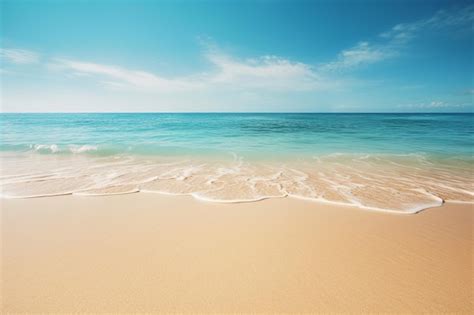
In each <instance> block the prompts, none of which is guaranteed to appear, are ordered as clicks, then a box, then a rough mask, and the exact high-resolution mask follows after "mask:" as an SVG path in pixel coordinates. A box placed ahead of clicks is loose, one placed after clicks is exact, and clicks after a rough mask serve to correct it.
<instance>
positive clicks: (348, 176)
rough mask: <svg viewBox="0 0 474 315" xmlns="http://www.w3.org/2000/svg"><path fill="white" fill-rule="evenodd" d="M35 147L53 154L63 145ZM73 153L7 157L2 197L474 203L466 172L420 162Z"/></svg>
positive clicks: (402, 208) (403, 208) (407, 207)
mask: <svg viewBox="0 0 474 315" xmlns="http://www.w3.org/2000/svg"><path fill="white" fill-rule="evenodd" d="M36 149H38V150H50V151H51V152H52V151H54V150H58V147H55V146H42V147H40V146H38V147H36ZM59 149H60V148H59ZM67 149H68V150H70V149H71V148H69V147H68V148H67ZM72 149H74V150H75V151H74V152H75V154H72V155H57V156H56V155H41V154H40V155H35V156H32V155H30V154H17V155H15V156H14V157H11V156H8V155H2V172H1V175H0V189H1V196H2V197H3V198H33V197H45V196H57V195H71V194H72V195H81V196H104V195H116V194H129V193H137V192H142V193H159V194H171V195H190V196H192V197H194V198H196V199H198V200H201V201H206V202H219V203H242V202H257V201H261V200H264V199H270V198H299V199H305V200H309V201H314V202H319V203H331V204H338V205H344V206H351V207H357V208H362V209H368V210H374V211H383V212H391V213H405V214H412V213H417V212H419V211H421V210H423V209H426V208H431V207H436V206H440V205H442V204H443V202H444V200H448V201H458V202H473V201H474V192H473V191H472V190H471V189H470V188H472V176H471V171H470V170H469V169H456V168H451V167H449V166H447V165H443V164H433V163H430V164H427V163H426V161H425V159H424V158H421V159H420V157H419V156H405V157H396V156H395V157H393V156H383V155H376V156H371V155H360V156H358V157H354V156H347V155H331V156H329V155H328V156H321V157H319V158H318V159H308V160H300V161H297V162H284V163H283V162H272V163H270V162H255V161H245V160H244V159H243V158H242V157H240V156H238V155H236V154H234V155H233V158H232V160H227V161H210V160H205V159H181V160H180V159H177V158H169V159H165V158H143V157H141V158H138V157H132V156H113V157H98V156H87V155H82V154H79V153H84V152H89V151H90V150H92V151H93V150H95V148H93V147H87V146H77V147H74V148H72ZM56 152H58V151H56ZM70 152H71V153H72V152H73V151H70ZM53 157H54V158H53ZM407 159H408V160H407Z"/></svg>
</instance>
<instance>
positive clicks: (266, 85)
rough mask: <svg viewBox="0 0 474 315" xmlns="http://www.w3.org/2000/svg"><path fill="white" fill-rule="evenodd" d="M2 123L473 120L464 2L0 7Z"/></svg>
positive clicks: (470, 8) (473, 17)
mask: <svg viewBox="0 0 474 315" xmlns="http://www.w3.org/2000/svg"><path fill="white" fill-rule="evenodd" d="M1 14H2V16H1V29H0V39H1V50H0V62H1V63H0V71H1V72H0V74H1V78H2V82H1V88H2V97H1V109H2V111H4V112H96V111H97V112H123V111H125V112H134V111H140V112H147V111H152V112H160V111H168V112H169V111H172V112H176V111H178V112H180V111H193V112H196V111H226V112H227V111H252V112H255V111H257V112H272V111H273V112H286V111H297V112H466V111H473V109H474V104H473V95H474V94H473V93H474V83H473V77H472V74H473V73H474V72H473V70H474V69H473V60H472V58H473V57H472V56H473V34H474V28H473V23H474V5H472V4H469V2H468V1H355V0H354V1H291V2H290V1H213V2H212V1H211V2H206V1H140V0H138V1H105V0H104V1H41V0H37V1H19V0H17V1H1Z"/></svg>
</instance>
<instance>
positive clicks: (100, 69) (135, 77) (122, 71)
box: [53, 59, 199, 92]
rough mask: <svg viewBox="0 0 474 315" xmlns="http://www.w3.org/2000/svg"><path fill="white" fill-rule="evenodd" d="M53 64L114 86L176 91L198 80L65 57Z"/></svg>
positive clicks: (75, 73)
mask: <svg viewBox="0 0 474 315" xmlns="http://www.w3.org/2000/svg"><path fill="white" fill-rule="evenodd" d="M53 65H54V67H55V68H56V69H60V70H64V71H69V72H70V74H71V75H74V76H84V75H87V76H92V75H95V76H96V78H97V80H98V81H99V82H102V83H103V84H104V85H106V86H109V87H115V88H132V89H140V90H153V91H167V92H176V91H183V90H192V89H195V88H197V87H199V82H197V81H194V80H190V79H185V78H182V79H167V78H163V77H160V76H158V75H155V74H153V73H150V72H145V71H137V70H129V69H126V68H123V67H119V66H112V65H103V64H98V63H92V62H84V61H77V60H67V59H55V60H54V63H53Z"/></svg>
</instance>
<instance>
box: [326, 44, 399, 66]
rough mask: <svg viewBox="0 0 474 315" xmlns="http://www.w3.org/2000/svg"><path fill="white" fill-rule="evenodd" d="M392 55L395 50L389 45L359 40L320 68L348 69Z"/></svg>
mask: <svg viewBox="0 0 474 315" xmlns="http://www.w3.org/2000/svg"><path fill="white" fill-rule="evenodd" d="M394 55H395V52H394V51H393V50H392V49H391V48H390V47H386V46H382V45H374V44H371V43H369V42H359V43H358V44H357V45H355V46H354V47H352V48H350V49H346V50H343V51H342V52H341V53H340V54H339V55H338V58H337V59H336V60H335V61H332V62H329V63H327V64H323V65H322V66H321V67H320V70H322V71H342V70H348V69H352V68H355V67H357V66H361V65H364V64H371V63H375V62H379V61H381V60H384V59H387V58H390V57H392V56H394Z"/></svg>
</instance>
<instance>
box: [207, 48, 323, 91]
mask: <svg viewBox="0 0 474 315" xmlns="http://www.w3.org/2000/svg"><path fill="white" fill-rule="evenodd" d="M207 58H208V60H209V61H210V62H211V63H212V64H213V65H214V66H215V71H214V73H213V74H212V75H210V76H209V77H208V78H207V81H208V82H207V83H209V84H215V85H231V86H234V87H237V88H250V89H270V90H272V89H278V90H293V91H304V90H317V89H322V88H329V87H330V85H329V82H327V81H326V82H325V81H324V80H323V79H322V78H321V76H320V75H319V74H318V73H316V71H315V70H314V69H313V67H312V66H310V65H308V64H305V63H302V62H296V61H291V60H288V59H284V58H281V57H277V56H261V57H257V58H252V59H246V60H238V59H236V58H233V57H231V56H229V55H226V54H223V53H221V52H217V51H210V52H209V53H207Z"/></svg>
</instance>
